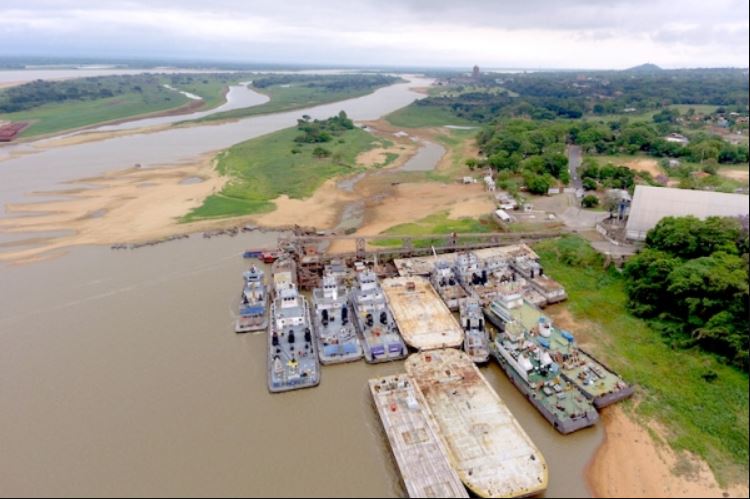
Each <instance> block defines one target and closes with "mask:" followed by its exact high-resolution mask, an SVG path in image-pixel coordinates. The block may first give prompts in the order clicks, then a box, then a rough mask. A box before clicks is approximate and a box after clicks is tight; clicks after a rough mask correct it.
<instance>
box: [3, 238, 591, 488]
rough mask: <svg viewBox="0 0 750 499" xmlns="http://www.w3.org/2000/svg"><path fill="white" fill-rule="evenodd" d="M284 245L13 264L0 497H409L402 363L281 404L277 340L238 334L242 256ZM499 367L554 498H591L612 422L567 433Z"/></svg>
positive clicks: (325, 376) (183, 247)
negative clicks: (397, 450)
mask: <svg viewBox="0 0 750 499" xmlns="http://www.w3.org/2000/svg"><path fill="white" fill-rule="evenodd" d="M274 238H275V236H274V235H273V234H260V233H253V234H250V235H242V236H238V237H236V238H228V237H227V238H212V239H210V240H206V239H203V238H199V237H192V238H190V239H187V240H182V241H176V242H172V243H168V244H162V245H159V246H154V247H148V248H142V249H139V250H135V251H110V250H109V249H105V248H95V247H82V248H77V249H75V250H73V251H71V252H70V253H69V254H67V255H65V256H63V257H60V258H57V259H53V260H49V261H42V262H38V263H35V264H32V265H25V266H15V267H11V266H0V449H1V451H0V495H3V496H15V495H24V496H29V495H34V496H38V495H53V496H72V495H76V496H77V495H85V496H99V495H102V496H123V495H125V496H131V495H133V496H147V495H155V496H173V495H186V496H208V495H221V496H227V495H231V496H240V495H241V496H336V497H339V496H340V497H344V496H348V497H361V496H369V497H377V496H380V497H384V496H385V497H393V496H404V495H405V490H404V489H403V486H402V485H401V480H400V477H399V473H398V470H397V468H396V466H395V464H394V462H393V459H392V457H391V454H390V449H389V447H388V445H387V443H386V440H385V437H384V435H383V433H382V430H381V427H380V422H379V420H378V419H377V415H376V413H375V410H374V407H373V405H372V403H371V401H370V396H369V392H368V390H367V384H366V382H367V379H368V378H371V377H375V376H382V375H385V374H390V373H396V372H400V371H402V366H401V364H400V363H394V364H386V365H378V366H370V365H366V364H364V363H363V362H359V363H354V364H348V365H343V366H333V367H325V368H324V369H323V372H322V381H321V385H320V386H319V387H317V388H314V389H309V390H305V391H298V392H291V393H287V394H281V395H270V394H269V393H268V392H267V390H266V380H265V359H266V356H265V351H266V338H265V335H264V334H256V335H251V334H248V335H237V334H235V333H234V332H233V331H232V323H233V319H234V309H235V306H236V304H237V302H238V297H239V291H240V287H241V282H242V281H241V272H242V271H243V270H244V269H245V268H246V266H247V264H248V262H246V261H243V259H242V258H241V256H240V255H241V252H242V251H243V250H244V249H246V248H248V247H267V246H270V245H272V244H273V242H274ZM483 371H484V373H485V375H486V376H488V378H489V380H490V382H491V383H492V385H493V386H494V387H495V388H496V389H497V391H498V393H499V394H500V396H501V397H502V398H503V400H504V401H505V402H506V403H507V404H508V405H509V407H510V409H511V410H512V412H513V414H514V415H515V416H516V417H517V418H518V420H519V421H520V423H521V425H522V426H523V427H524V428H525V429H526V431H527V432H528V433H529V434H530V436H531V437H532V439H533V440H534V441H535V442H536V444H537V445H538V446H539V448H540V449H541V450H542V452H543V453H544V455H545V457H546V459H547V463H548V465H549V467H550V487H549V490H548V492H547V497H563V496H564V497H578V496H580V497H584V496H588V495H589V492H588V490H587V489H586V485H585V480H584V476H583V472H584V468H585V466H586V464H587V463H588V461H589V459H590V458H591V456H592V455H593V453H594V451H595V450H596V448H597V446H598V445H599V444H600V442H601V440H602V430H601V428H595V429H590V430H585V431H583V432H579V433H578V434H574V435H571V436H566V437H563V436H561V435H559V434H557V433H556V432H555V431H554V430H553V429H552V428H551V427H550V425H549V424H548V423H547V422H546V421H545V420H544V419H543V418H542V417H541V416H540V415H539V414H538V413H537V412H536V411H535V410H534V409H533V407H532V406H531V405H530V404H528V403H527V402H526V400H525V399H524V398H523V397H522V396H521V395H520V394H519V393H518V391H517V390H516V389H515V388H514V387H513V386H512V385H511V384H510V383H509V382H508V381H507V379H506V378H505V376H504V375H503V373H502V372H501V371H500V370H499V368H497V366H495V365H491V366H490V367H488V368H485V369H483Z"/></svg>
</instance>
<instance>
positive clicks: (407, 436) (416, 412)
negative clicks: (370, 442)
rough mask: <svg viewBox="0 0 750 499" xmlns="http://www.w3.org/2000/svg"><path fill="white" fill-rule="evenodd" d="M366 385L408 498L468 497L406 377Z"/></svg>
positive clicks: (412, 385)
mask: <svg viewBox="0 0 750 499" xmlns="http://www.w3.org/2000/svg"><path fill="white" fill-rule="evenodd" d="M369 385H370V393H371V394H372V398H373V400H374V402H375V407H376V408H377V410H378V414H379V415H380V421H381V422H382V423H383V429H384V430H385V433H386V435H387V436H388V440H389V442H390V445H391V450H392V451H393V455H394V457H395V458H396V463H397V464H398V468H399V470H400V471H401V477H402V478H403V480H404V485H405V486H406V490H407V492H408V493H409V497H469V495H468V493H467V492H466V489H465V488H464V486H463V484H462V483H461V479H460V478H459V477H458V475H457V474H456V472H455V471H454V470H453V468H452V467H451V465H450V462H449V461H448V458H447V451H446V449H445V446H444V444H443V443H442V441H441V440H440V437H439V436H438V434H437V431H436V429H435V428H434V427H433V424H432V422H431V420H430V417H429V414H428V413H427V412H426V410H425V407H426V406H425V403H424V401H423V400H422V397H421V394H420V393H419V392H418V391H417V390H416V389H415V388H414V384H413V383H412V381H411V380H410V379H409V378H408V376H406V375H403V374H402V375H395V376H386V377H383V378H376V379H371V380H370V381H369Z"/></svg>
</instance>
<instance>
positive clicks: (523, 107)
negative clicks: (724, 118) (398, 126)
mask: <svg viewBox="0 0 750 499" xmlns="http://www.w3.org/2000/svg"><path fill="white" fill-rule="evenodd" d="M444 81H445V83H446V84H447V86H448V87H450V88H454V89H456V90H457V91H456V92H451V93H449V94H442V95H436V96H432V97H428V98H426V99H423V100H421V101H419V102H418V103H417V105H419V106H435V107H441V108H445V109H447V110H450V111H451V112H452V113H453V114H455V115H456V116H458V117H460V118H465V119H469V120H472V121H478V122H487V121H491V120H493V119H495V118H497V117H529V118H533V119H554V118H571V119H575V118H581V117H583V116H584V115H586V114H593V115H612V114H620V113H623V112H633V113H639V112H644V111H656V110H660V109H663V108H665V107H667V106H669V105H672V104H688V105H689V104H693V105H697V104H713V105H717V106H724V107H726V108H727V109H728V110H729V111H737V112H744V113H747V106H748V77H747V73H746V72H743V71H742V70H739V69H711V70H709V69H696V70H669V71H667V70H661V71H647V72H641V71H607V72H585V73H579V72H554V73H519V74H493V73H489V74H484V75H482V76H481V77H480V78H479V79H476V80H474V79H472V80H467V78H466V77H463V76H452V77H448V78H446V79H444ZM497 89H501V90H503V91H501V92H497V91H494V90H497ZM489 90H493V91H489Z"/></svg>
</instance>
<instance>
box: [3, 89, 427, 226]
mask: <svg viewBox="0 0 750 499" xmlns="http://www.w3.org/2000/svg"><path fill="white" fill-rule="evenodd" d="M428 83H429V80H426V79H422V78H415V77H411V78H410V81H409V82H406V83H398V84H395V85H391V86H388V87H384V88H380V89H378V90H376V91H375V92H373V93H371V94H369V95H365V96H363V97H357V98H354V99H348V100H345V101H340V102H335V103H331V104H323V105H319V106H315V107H311V108H306V109H300V110H297V111H288V112H283V113H275V114H267V115H261V116H253V117H249V118H244V119H241V120H238V121H234V122H228V123H220V124H201V125H198V126H188V127H178V128H170V129H167V130H163V131H158V132H154V133H146V134H135V135H127V136H121V137H114V138H110V139H106V140H100V141H96V142H87V143H82V144H76V145H69V146H64V147H54V148H50V149H43V148H40V149H38V150H37V151H35V152H34V151H33V147H34V145H33V143H32V144H19V145H16V146H6V147H0V206H3V208H2V210H3V211H2V212H0V213H4V210H5V209H4V205H5V204H6V203H13V202H19V201H22V200H23V199H24V195H25V194H27V193H30V192H39V191H46V190H52V189H54V188H55V187H57V186H59V185H60V184H61V183H62V182H64V181H66V180H68V181H69V180H74V179H80V178H85V177H92V176H96V175H99V174H101V173H104V172H106V171H111V170H115V169H120V168H127V167H131V166H133V165H134V164H136V163H138V164H141V165H143V166H144V167H147V166H153V165H163V164H174V163H179V162H184V161H190V160H191V159H194V158H196V157H197V156H199V155H201V154H204V153H207V152H210V151H218V150H220V149H224V148H227V147H229V146H231V145H233V144H236V143H237V142H241V141H243V140H246V139H249V138H253V137H258V136H260V135H265V134H267V133H271V132H274V131H277V130H281V129H283V128H286V127H290V126H293V125H294V124H295V123H296V120H297V119H298V118H299V117H300V116H302V115H303V114H308V115H310V116H311V117H312V118H318V119H325V118H328V117H330V116H332V115H334V114H336V113H338V112H339V111H341V110H344V111H346V112H347V114H348V115H349V116H350V117H351V118H352V119H355V120H370V119H377V118H379V117H381V116H383V115H385V114H388V113H390V112H391V111H395V110H396V109H399V108H401V107H404V106H406V105H408V104H410V103H411V102H413V101H414V100H415V99H417V98H420V97H424V95H422V94H419V93H417V92H414V91H412V90H410V88H412V87H420V86H425V85H427V84H428ZM14 148H18V149H16V150H17V151H31V152H30V153H28V154H24V155H22V156H19V157H15V158H11V159H5V161H1V160H2V158H3V154H5V155H6V157H7V156H8V155H10V154H11V153H12V152H13V151H14ZM35 199H39V197H38V196H35Z"/></svg>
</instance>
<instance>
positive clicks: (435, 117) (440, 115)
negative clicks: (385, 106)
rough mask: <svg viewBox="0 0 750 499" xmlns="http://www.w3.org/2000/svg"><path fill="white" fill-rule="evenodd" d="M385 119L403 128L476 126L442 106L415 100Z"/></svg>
mask: <svg viewBox="0 0 750 499" xmlns="http://www.w3.org/2000/svg"><path fill="white" fill-rule="evenodd" d="M385 119H386V120H387V121H388V123H390V124H391V125H393V126H398V127H403V128H424V127H434V126H445V125H454V126H477V123H475V122H473V121H469V120H466V119H464V118H459V117H458V116H455V115H454V114H453V113H451V112H450V111H448V110H447V109H444V108H442V107H436V106H424V105H420V104H418V103H416V102H414V103H411V104H409V105H408V106H406V107H402V108H401V109H399V110H397V111H394V112H392V113H390V114H388V115H386V117H385Z"/></svg>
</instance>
